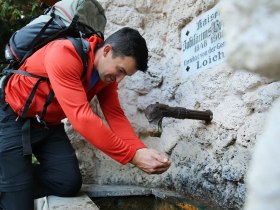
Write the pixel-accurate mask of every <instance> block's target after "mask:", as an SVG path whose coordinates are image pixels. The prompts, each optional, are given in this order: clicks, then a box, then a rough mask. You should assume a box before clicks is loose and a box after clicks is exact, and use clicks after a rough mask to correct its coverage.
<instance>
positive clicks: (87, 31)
mask: <svg viewBox="0 0 280 210" xmlns="http://www.w3.org/2000/svg"><path fill="white" fill-rule="evenodd" d="M105 25H106V16H105V13H104V9H103V8H102V6H101V5H100V4H99V3H98V1H96V0H71V1H69V0H62V1H59V2H57V3H56V4H54V5H53V6H52V7H50V8H48V9H47V10H46V11H45V12H44V14H43V15H41V16H39V17H37V18H36V19H34V20H33V21H31V22H30V23H29V24H27V25H26V26H25V27H23V28H21V29H20V30H18V31H16V32H15V33H14V34H13V35H12V36H11V38H10V40H9V43H8V44H7V45H6V48H5V58H6V61H7V63H8V66H7V67H6V68H4V69H3V71H2V73H1V78H0V88H1V89H0V94H1V96H0V97H1V101H2V102H4V100H5V91H4V88H5V85H6V84H7V82H8V79H9V78H10V77H11V75H12V74H21V75H24V76H30V77H34V78H38V81H37V83H36V84H35V85H34V87H33V89H32V91H31V93H30V95H29V97H28V99H27V101H26V103H25V106H24V109H23V112H22V115H21V118H26V115H27V112H28V109H29V106H30V104H31V102H32V100H33V98H34V96H35V93H36V89H37V87H38V85H39V83H40V82H41V81H45V82H49V80H48V78H45V77H41V76H37V75H34V74H30V73H28V72H26V71H22V70H18V68H19V67H20V66H21V65H22V64H23V62H24V61H25V60H26V59H27V58H28V57H30V56H31V55H32V54H33V53H34V52H36V51H37V50H38V49H40V48H41V47H43V46H44V45H46V44H47V43H49V42H50V41H53V40H55V39H62V38H63V39H69V40H70V41H71V42H72V44H73V45H74V47H75V49H76V51H77V53H78V54H79V56H80V57H81V59H82V61H83V66H84V69H83V73H82V76H81V77H84V76H85V75H86V71H87V54H88V52H89V49H90V48H89V43H88V42H87V41H86V40H85V39H84V38H87V37H90V36H92V35H94V34H97V35H98V36H99V37H100V38H102V39H103V38H104V37H103V33H104V28H105ZM53 97H54V92H53V91H52V90H51V91H50V93H49V95H48V97H47V98H46V101H45V104H44V107H43V111H42V114H41V116H36V118H37V121H38V122H40V123H44V121H43V119H44V116H45V114H46V110H47V106H48V105H49V104H50V103H51V101H52V99H53Z"/></svg>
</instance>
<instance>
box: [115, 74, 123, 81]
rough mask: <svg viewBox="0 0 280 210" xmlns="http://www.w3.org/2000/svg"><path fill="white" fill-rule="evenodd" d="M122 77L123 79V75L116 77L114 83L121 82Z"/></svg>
mask: <svg viewBox="0 0 280 210" xmlns="http://www.w3.org/2000/svg"><path fill="white" fill-rule="evenodd" d="M124 77H125V75H123V74H120V75H118V76H117V77H116V82H117V83H119V82H121V81H122V80H123V78H124Z"/></svg>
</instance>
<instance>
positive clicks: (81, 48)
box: [67, 37, 90, 79]
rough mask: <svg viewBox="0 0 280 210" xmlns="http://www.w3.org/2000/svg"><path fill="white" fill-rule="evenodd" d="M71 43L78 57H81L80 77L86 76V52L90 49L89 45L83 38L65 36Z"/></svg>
mask: <svg viewBox="0 0 280 210" xmlns="http://www.w3.org/2000/svg"><path fill="white" fill-rule="evenodd" d="M67 38H68V39H69V40H70V41H71V42H72V44H73V45H74V47H75V50H76V51H77V53H78V54H79V56H80V58H81V59H82V62H83V66H84V68H83V72H82V75H81V79H82V78H83V77H84V76H86V73H87V68H88V53H89V51H90V45H89V43H88V41H86V40H85V39H83V38H73V37H67Z"/></svg>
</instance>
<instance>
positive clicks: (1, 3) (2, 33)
mask: <svg viewBox="0 0 280 210" xmlns="http://www.w3.org/2000/svg"><path fill="white" fill-rule="evenodd" d="M41 13H42V10H41V9H40V1H39V0H0V27H1V30H0V60H3V59H4V48H5V45H6V43H7V42H8V40H9V38H10V36H11V35H12V33H13V32H15V31H16V30H18V29H20V28H21V27H23V26H24V25H26V24H27V23H28V22H30V20H32V18H34V17H36V16H38V15H39V14H41ZM0 69H1V63H0Z"/></svg>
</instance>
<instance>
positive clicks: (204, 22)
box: [181, 7, 225, 78]
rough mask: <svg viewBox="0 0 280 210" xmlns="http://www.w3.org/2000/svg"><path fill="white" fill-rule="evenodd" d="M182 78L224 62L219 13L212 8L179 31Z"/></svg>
mask: <svg viewBox="0 0 280 210" xmlns="http://www.w3.org/2000/svg"><path fill="white" fill-rule="evenodd" d="M181 40H182V64H181V66H182V72H183V78H185V77H187V76H188V75H190V74H192V73H195V72H198V71H200V70H202V69H207V68H210V67H212V66H214V65H217V64H219V63H221V62H222V61H224V58H225V53H224V47H225V41H224V37H223V24H222V22H221V20H220V13H219V12H218V11H217V8H216V7H214V8H212V9H211V10H209V11H207V12H206V13H204V14H202V15H201V16H199V17H197V18H196V19H194V20H193V21H192V22H191V23H189V24H188V25H187V26H186V27H185V28H183V30H182V31H181Z"/></svg>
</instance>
